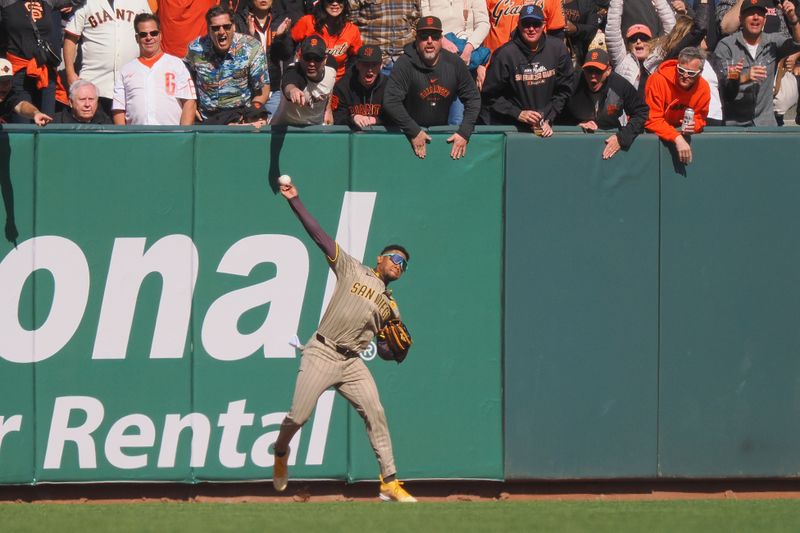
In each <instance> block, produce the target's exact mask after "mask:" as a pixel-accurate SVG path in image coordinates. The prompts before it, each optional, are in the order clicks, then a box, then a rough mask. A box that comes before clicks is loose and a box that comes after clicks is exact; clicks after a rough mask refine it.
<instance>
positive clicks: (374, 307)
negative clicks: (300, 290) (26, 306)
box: [318, 244, 400, 352]
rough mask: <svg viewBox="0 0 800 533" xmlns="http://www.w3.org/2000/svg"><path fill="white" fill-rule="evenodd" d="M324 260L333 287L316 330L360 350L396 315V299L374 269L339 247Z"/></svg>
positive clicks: (397, 316)
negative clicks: (333, 255) (334, 285)
mask: <svg viewBox="0 0 800 533" xmlns="http://www.w3.org/2000/svg"><path fill="white" fill-rule="evenodd" d="M328 264H329V265H330V267H331V270H333V273H334V274H335V275H336V288H335V289H334V291H333V296H332V297H331V300H330V302H329V303H328V308H327V309H326V310H325V314H324V315H323V317H322V320H321V321H320V323H319V329H318V331H319V333H320V334H322V335H323V336H325V337H326V338H327V339H330V340H331V341H332V342H335V343H336V344H337V345H339V346H343V347H345V348H348V349H350V350H353V351H356V352H361V351H364V350H365V349H366V348H367V346H368V345H369V343H370V341H371V340H372V339H373V337H375V334H376V333H377V331H378V330H379V329H380V328H381V327H382V326H383V324H384V323H385V322H386V321H387V320H389V319H390V318H400V310H399V309H398V307H397V302H396V301H395V300H394V298H393V297H392V293H391V291H390V290H387V289H386V284H385V283H384V282H383V281H382V280H381V279H380V278H379V277H378V276H377V275H376V274H375V271H374V270H372V269H371V268H369V267H366V266H364V265H362V264H361V263H360V262H359V261H358V260H356V259H355V258H353V257H351V256H350V255H348V254H346V253H345V252H344V251H342V249H341V247H340V246H339V245H338V244H337V245H336V257H334V258H333V260H331V258H330V257H329V258H328Z"/></svg>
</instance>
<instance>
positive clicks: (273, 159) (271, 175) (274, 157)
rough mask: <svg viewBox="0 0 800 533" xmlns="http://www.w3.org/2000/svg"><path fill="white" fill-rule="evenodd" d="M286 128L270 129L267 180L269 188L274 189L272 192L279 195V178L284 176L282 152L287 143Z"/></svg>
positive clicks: (273, 127)
mask: <svg viewBox="0 0 800 533" xmlns="http://www.w3.org/2000/svg"><path fill="white" fill-rule="evenodd" d="M287 129H288V128H287V127H286V126H272V127H271V128H270V133H271V135H270V140H269V171H268V172H267V179H268V180H269V186H270V187H272V192H273V193H274V194H278V191H279V186H278V176H280V175H281V174H283V172H281V150H282V149H283V143H284V142H285V141H286V130H287Z"/></svg>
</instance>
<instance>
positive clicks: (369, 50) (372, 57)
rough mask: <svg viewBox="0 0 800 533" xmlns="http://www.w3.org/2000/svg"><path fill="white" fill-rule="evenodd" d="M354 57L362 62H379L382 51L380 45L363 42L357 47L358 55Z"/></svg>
mask: <svg viewBox="0 0 800 533" xmlns="http://www.w3.org/2000/svg"><path fill="white" fill-rule="evenodd" d="M356 57H357V59H358V60H359V61H361V62H363V63H380V62H381V61H382V58H383V52H382V51H381V47H380V46H372V45H371V44H365V45H364V46H362V47H361V48H359V49H358V55H357V56H356Z"/></svg>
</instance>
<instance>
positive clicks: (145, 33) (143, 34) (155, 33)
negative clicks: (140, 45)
mask: <svg viewBox="0 0 800 533" xmlns="http://www.w3.org/2000/svg"><path fill="white" fill-rule="evenodd" d="M136 35H138V36H139V39H144V38H145V37H147V36H148V35H149V36H150V37H158V36H159V35H161V32H160V31H159V30H153V31H140V32H137V33H136Z"/></svg>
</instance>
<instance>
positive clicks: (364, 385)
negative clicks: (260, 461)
mask: <svg viewBox="0 0 800 533" xmlns="http://www.w3.org/2000/svg"><path fill="white" fill-rule="evenodd" d="M280 192H281V194H282V195H283V196H284V198H286V199H287V200H288V201H289V206H290V207H291V208H292V210H293V211H294V213H295V215H297V218H298V219H300V222H301V223H302V224H303V227H304V228H305V230H306V231H307V232H308V234H309V235H310V236H311V238H312V239H313V240H314V242H315V243H316V244H317V246H319V247H320V249H321V250H322V252H323V253H324V254H325V257H326V259H327V260H328V266H329V267H330V268H331V270H332V271H333V273H334V274H335V275H336V287H335V288H334V290H333V296H332V297H331V299H330V302H329V303H328V307H327V308H326V310H325V314H324V315H323V317H322V320H320V323H319V327H318V328H317V331H316V332H315V333H314V334H313V335H312V336H311V339H310V340H309V341H308V342H307V343H306V345H305V347H304V348H303V357H302V359H301V361H300V371H299V373H298V375H297V383H296V385H295V390H294V397H293V399H292V407H291V410H290V411H289V414H288V415H286V418H285V419H284V420H283V423H282V424H281V429H280V433H279V434H278V438H277V440H276V441H275V447H274V452H275V466H274V467H273V472H272V484H273V486H274V487H275V489H276V490H277V491H279V492H280V491H284V490H286V485H287V483H288V462H289V456H290V455H289V454H290V451H291V450H290V449H289V445H290V443H291V440H292V437H293V436H294V435H295V433H297V431H298V430H299V429H300V428H301V427H302V426H303V424H305V422H306V421H307V420H308V418H309V417H310V416H311V412H312V410H313V409H314V406H315V405H316V403H317V399H318V398H319V396H320V395H321V394H322V393H323V392H324V391H325V390H326V389H328V388H330V387H336V390H337V391H339V393H340V394H342V396H344V397H345V398H346V399H347V400H348V401H349V402H350V403H351V404H352V405H353V407H354V408H355V409H356V410H357V411H358V413H359V414H360V415H361V417H362V418H363V419H364V423H365V424H366V428H367V435H368V437H369V441H370V443H371V444H372V449H373V450H374V451H375V456H376V457H377V459H378V464H379V465H380V470H381V484H380V493H379V496H380V498H381V499H382V500H386V501H397V502H408V503H412V502H416V499H414V497H413V496H411V495H410V494H409V493H408V492H406V490H405V489H404V488H403V487H402V483H401V482H400V481H399V480H398V479H397V469H396V468H395V465H394V455H393V453H392V442H391V437H390V436H389V427H388V425H387V423H386V415H385V414H384V410H383V406H382V405H381V401H380V397H379V396H378V389H377V387H376V385H375V380H374V379H373V378H372V374H371V373H370V371H369V369H367V366H366V364H365V363H364V361H363V360H362V359H361V357H360V354H361V352H363V351H364V350H366V349H367V348H368V346H369V345H370V342H372V339H373V338H375V335H376V334H377V332H378V331H379V330H380V329H381V328H382V327H383V325H384V324H386V322H387V321H388V320H391V319H399V318H400V310H399V308H398V306H397V301H396V300H395V299H394V296H393V295H392V291H391V290H389V289H388V288H387V287H388V285H389V284H390V283H392V282H393V281H397V280H398V279H400V278H401V277H402V276H403V273H404V272H405V271H406V269H407V267H408V260H409V257H410V256H409V253H408V251H407V250H406V249H405V248H404V247H403V246H400V245H398V244H391V245H389V246H386V247H384V248H383V250H382V251H381V253H380V255H378V258H377V264H376V266H375V268H369V267H367V266H365V265H363V264H361V262H359V261H358V260H357V259H355V258H354V257H352V256H350V255H348V254H347V253H345V251H344V250H342V249H341V248H340V247H339V245H338V244H337V243H336V242H335V241H334V240H333V239H332V238H331V237H330V236H329V235H328V234H327V233H325V231H324V230H323V229H322V227H320V225H319V223H318V222H317V221H316V220H315V219H314V217H312V216H311V214H310V213H309V212H308V210H307V209H306V208H305V206H304V205H303V203H302V202H301V201H300V196H299V195H298V192H297V189H296V188H295V186H294V185H291V184H290V185H281V186H280Z"/></svg>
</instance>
